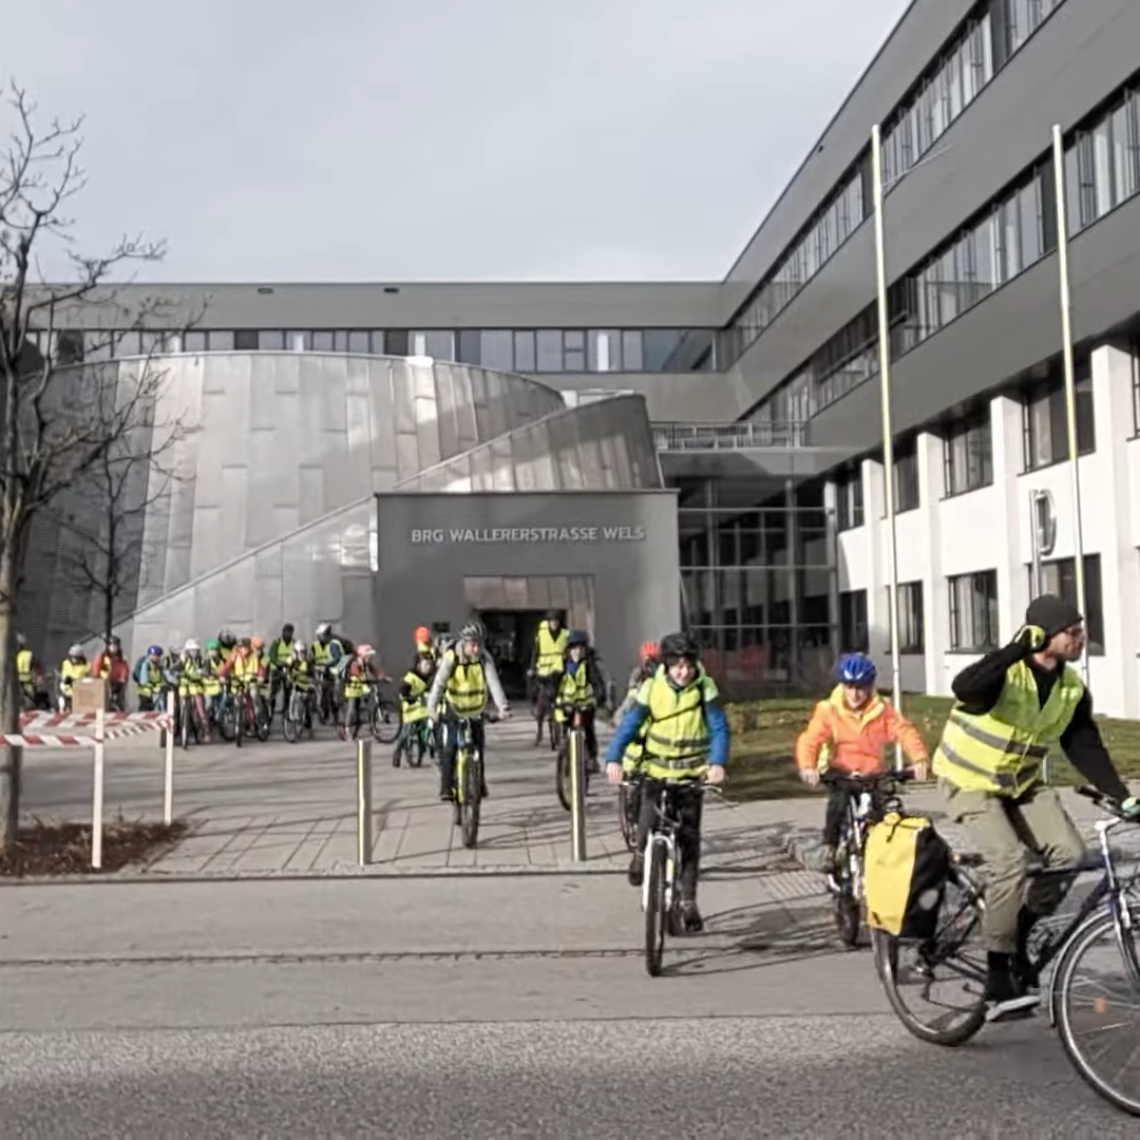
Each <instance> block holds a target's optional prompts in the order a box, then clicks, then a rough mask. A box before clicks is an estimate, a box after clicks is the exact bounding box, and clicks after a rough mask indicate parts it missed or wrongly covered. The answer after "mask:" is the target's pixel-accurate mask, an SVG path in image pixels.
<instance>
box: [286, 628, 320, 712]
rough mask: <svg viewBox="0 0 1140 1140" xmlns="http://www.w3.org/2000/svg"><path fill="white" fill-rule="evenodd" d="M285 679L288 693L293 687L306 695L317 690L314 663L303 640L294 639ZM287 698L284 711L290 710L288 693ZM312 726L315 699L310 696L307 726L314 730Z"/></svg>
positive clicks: (306, 708) (306, 705)
mask: <svg viewBox="0 0 1140 1140" xmlns="http://www.w3.org/2000/svg"><path fill="white" fill-rule="evenodd" d="M289 628H291V627H289ZM285 681H286V683H287V686H288V687H287V689H286V694H288V693H289V692H290V691H291V690H293V689H296V690H297V692H299V693H301V694H302V696H304V697H308V696H309V694H311V693H315V692H316V684H315V683H314V681H313V663H312V661H311V660H310V658H309V652H308V649H307V648H306V646H305V643H304V642H303V641H300V640H298V641H294V642H293V644H292V646H291V647H290V649H289V660H288V661H287V662H286V663H285ZM285 700H286V704H285V709H284V711H285V712H288V711H289V705H288V701H289V696H288V695H286V698H285ZM312 727H313V700H312V699H311V698H310V699H307V700H306V701H305V728H306V729H307V730H312Z"/></svg>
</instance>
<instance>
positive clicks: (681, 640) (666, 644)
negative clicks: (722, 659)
mask: <svg viewBox="0 0 1140 1140" xmlns="http://www.w3.org/2000/svg"><path fill="white" fill-rule="evenodd" d="M682 659H684V660H686V661H691V662H692V663H693V664H694V665H696V664H697V662H698V661H700V659H701V647H700V646H699V645H698V644H697V643H696V642H695V641H694V640H693V639H692V638H691V637H690V636H689V635H688V634H687V633H670V634H667V635H666V636H665V637H663V638H662V639H661V660H662V661H663V662H665V664H666V665H669V664H671V663H672V662H674V661H680V660H682Z"/></svg>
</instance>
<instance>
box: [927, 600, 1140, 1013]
mask: <svg viewBox="0 0 1140 1140" xmlns="http://www.w3.org/2000/svg"><path fill="white" fill-rule="evenodd" d="M1084 645H1085V629H1084V618H1083V617H1082V615H1081V614H1080V613H1079V612H1078V611H1077V609H1076V607H1075V606H1073V605H1071V604H1070V603H1068V602H1066V601H1064V600H1063V599H1062V598H1059V597H1057V596H1055V595H1052V594H1045V595H1043V596H1042V597H1039V598H1035V599H1034V600H1033V601H1032V602H1030V603H1029V608H1028V609H1027V610H1026V613H1025V624H1024V625H1023V626H1022V627H1021V629H1019V630H1018V631H1017V634H1016V635H1015V636H1014V639H1013V641H1011V642H1010V643H1009V644H1008V645H1007V646H1005V647H1004V648H1001V649H995V650H993V651H992V652H990V653H987V654H986V655H985V656H984V657H983V658H982V659H981V660H980V661H975V662H974V663H973V664H972V665H968V666H967V667H966V668H965V669H963V670H962V671H961V672H960V673H959V674H958V675H957V677H955V678H954V680H953V682H952V683H951V688H952V689H953V691H954V696H955V697H956V698H957V704H956V705H955V706H954V708H953V710H952V711H951V713H950V719H949V720H948V721H947V723H946V728H945V730H944V731H943V735H942V742H941V743H940V744H939V746H938V749H937V751H936V753H935V757H934V774H935V775H936V776H937V777H939V786H940V788H941V790H942V792H943V794H944V795H945V797H946V799H947V801H948V803H949V806H950V815H951V818H953V819H954V820H956V821H957V822H959V823H961V824H963V825H964V826H965V827H966V828H967V829H968V831H969V833H970V837H971V839H972V840H973V842H974V843H975V844H976V846H977V848H978V850H979V852H980V853H981V854H982V855H983V856H984V858H985V861H986V869H987V872H988V879H989V882H988V885H987V888H986V906H985V912H984V917H983V927H982V933H983V936H984V940H985V944H986V950H987V969H988V979H987V987H986V996H987V998H988V999H989V1002H990V1009H989V1012H988V1014H987V1016H988V1017H989V1019H990V1020H992V1021H1000V1020H1003V1019H1005V1018H1008V1017H1016V1016H1023V1015H1025V1014H1026V1013H1028V1012H1030V1011H1031V1010H1032V1009H1033V1007H1034V1006H1035V1005H1036V1004H1037V1002H1038V1001H1039V997H1038V995H1037V994H1034V993H1030V992H1027V991H1028V987H1027V985H1026V983H1025V980H1024V979H1025V978H1026V976H1027V975H1026V971H1025V959H1024V951H1025V942H1026V939H1027V937H1028V935H1029V931H1030V930H1031V929H1032V927H1033V925H1034V923H1035V922H1036V921H1037V920H1038V919H1039V918H1041V917H1044V916H1047V915H1049V914H1051V913H1052V912H1053V911H1054V910H1055V909H1056V908H1057V906H1058V905H1059V904H1060V902H1061V899H1062V898H1063V897H1064V894H1065V892H1066V890H1067V889H1068V886H1069V885H1070V884H1071V882H1072V880H1071V879H1069V880H1068V881H1067V882H1066V881H1065V880H1064V879H1063V878H1062V877H1059V876H1046V877H1045V878H1044V879H1036V880H1034V881H1033V883H1032V884H1031V885H1030V886H1029V889H1028V891H1027V890H1026V866H1027V859H1028V855H1029V852H1030V851H1031V850H1032V851H1034V852H1036V853H1038V854H1040V855H1042V856H1043V857H1044V859H1045V862H1046V865H1047V866H1049V867H1051V868H1064V867H1065V866H1067V865H1069V864H1071V863H1074V862H1076V861H1077V860H1078V859H1080V858H1082V856H1083V855H1084V850H1085V846H1084V841H1083V840H1082V839H1081V836H1080V833H1079V832H1078V831H1077V829H1076V827H1075V826H1074V825H1073V821H1072V820H1071V819H1070V818H1069V815H1068V813H1067V812H1066V811H1065V809H1064V807H1063V806H1062V804H1061V799H1060V796H1059V795H1058V794H1057V791H1056V789H1055V788H1051V787H1048V786H1047V785H1046V784H1044V783H1043V782H1042V775H1041V765H1042V763H1043V761H1044V759H1045V757H1046V755H1047V753H1048V751H1049V748H1050V746H1053V745H1058V744H1059V745H1060V747H1061V748H1062V749H1063V750H1064V752H1065V754H1066V755H1067V756H1068V758H1069V760H1070V761H1072V764H1073V766H1074V767H1075V768H1076V769H1077V770H1078V771H1079V772H1080V773H1081V775H1082V776H1084V777H1085V779H1087V780H1088V781H1089V782H1090V783H1091V784H1095V785H1096V786H1097V787H1098V788H1099V789H1100V790H1101V791H1102V792H1104V794H1105V795H1107V796H1111V797H1112V798H1113V799H1115V800H1117V801H1118V802H1119V803H1120V804H1121V806H1122V807H1123V809H1124V811H1125V812H1127V813H1128V814H1130V815H1132V816H1138V817H1140V800H1137V799H1136V798H1135V797H1134V796H1132V795H1131V794H1130V793H1129V791H1128V788H1127V787H1126V786H1125V784H1124V782H1123V781H1122V780H1121V779H1120V776H1119V775H1118V774H1117V771H1116V769H1115V767H1114V766H1113V763H1112V760H1111V759H1110V758H1109V755H1108V752H1107V751H1106V750H1105V747H1104V742H1103V741H1102V740H1101V736H1100V732H1099V730H1098V729H1097V726H1096V722H1095V721H1094V720H1093V716H1092V696H1091V694H1090V693H1089V691H1088V689H1087V688H1086V687H1085V684H1084V682H1083V681H1082V680H1081V678H1080V674H1078V673H1077V671H1076V670H1075V669H1073V668H1072V666H1071V664H1070V662H1073V661H1076V660H1078V659H1079V658H1080V655H1081V652H1082V650H1083V649H1084Z"/></svg>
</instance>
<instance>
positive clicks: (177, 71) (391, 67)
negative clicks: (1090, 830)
mask: <svg viewBox="0 0 1140 1140" xmlns="http://www.w3.org/2000/svg"><path fill="white" fill-rule="evenodd" d="M906 6H907V0H798V2H797V3H790V2H788V0H700V2H697V0H322V2H317V0H182V2H180V3H174V2H169V0H164V2H156V0H97V2H95V0H33V2H29V3H21V4H17V3H12V4H9V5H6V10H5V14H4V20H3V24H4V27H3V33H4V34H3V44H2V45H0V74H3V76H4V78H5V80H7V79H9V78H15V79H16V80H17V81H18V82H20V83H21V84H22V85H23V86H25V87H27V88H28V89H29V90H30V91H31V92H32V93H33V94H34V95H35V96H36V98H37V100H38V102H39V104H40V107H41V111H42V112H43V113H44V114H45V115H52V114H58V115H60V116H70V115H74V114H78V113H83V114H85V115H86V116H87V121H86V123H85V126H84V134H85V138H86V145H85V148H84V163H85V166H86V168H87V171H88V174H89V186H88V188H87V190H86V191H85V192H84V194H83V196H82V197H81V198H80V199H78V201H77V202H76V203H75V208H74V211H73V212H74V215H75V216H76V218H77V220H78V225H77V235H78V239H79V244H80V247H81V248H82V249H83V250H84V251H91V252H95V251H96V250H97V249H100V248H101V247H102V246H103V245H104V244H106V243H107V242H109V241H111V240H113V239H114V238H115V237H117V236H119V235H120V234H121V233H123V232H124V231H132V232H133V231H136V230H144V231H146V233H147V234H148V235H151V236H156V237H165V238H166V239H167V240H168V242H169V254H168V256H167V259H166V261H165V263H164V264H163V265H161V266H158V267H155V268H153V269H149V270H148V271H147V272H146V273H144V274H142V275H141V276H142V277H143V278H144V279H150V280H166V281H226V280H246V281H249V280H279V281H303V280H311V281H319V280H358V281H381V280H386V281H412V280H420V281H426V280H523V279H529V280H557V279H571V280H602V279H611V280H642V279H671V278H681V279H688V278H720V277H722V276H723V275H724V274H725V273H726V272H727V270H728V268H729V266H730V264H731V263H732V261H733V260H734V259H735V257H736V255H737V254H738V253H739V252H740V250H741V248H742V247H743V245H744V244H745V242H746V241H747V240H748V238H749V237H750V236H751V234H752V232H753V231H754V230H755V228H756V226H757V225H758V224H759V223H760V221H761V219H762V218H763V216H764V214H765V213H766V211H767V210H768V208H769V206H771V204H772V203H773V202H774V200H775V198H776V196H777V195H778V194H779V193H780V191H781V190H782V189H783V188H784V186H785V185H786V183H787V181H788V179H789V178H790V176H791V175H792V173H793V172H794V170H795V169H796V167H797V166H798V165H799V164H800V162H801V161H802V160H803V158H804V157H805V155H806V154H807V153H808V150H809V149H810V147H811V146H812V144H813V143H814V141H815V140H816V138H817V137H818V136H819V134H820V133H821V132H822V130H823V128H824V127H825V126H826V124H827V122H828V121H829V119H830V118H831V116H832V115H833V114H834V113H835V111H836V110H837V109H838V107H839V104H840V103H841V101H842V100H843V98H844V97H845V96H846V95H847V93H848V92H849V90H850V89H851V87H852V86H853V85H854V83H855V81H856V79H857V78H858V76H859V75H860V73H861V72H862V71H863V69H864V68H865V67H866V65H867V64H868V63H869V62H870V60H871V58H872V56H873V55H874V53H875V52H876V51H877V49H878V48H879V46H880V44H881V43H882V41H883V40H884V39H885V38H886V36H887V34H888V33H889V31H890V29H891V27H892V26H893V25H894V23H895V22H896V21H897V19H898V18H899V16H900V15H901V14H902V12H903V10H904V9H905V8H906ZM4 125H5V126H7V125H8V120H5V122H4Z"/></svg>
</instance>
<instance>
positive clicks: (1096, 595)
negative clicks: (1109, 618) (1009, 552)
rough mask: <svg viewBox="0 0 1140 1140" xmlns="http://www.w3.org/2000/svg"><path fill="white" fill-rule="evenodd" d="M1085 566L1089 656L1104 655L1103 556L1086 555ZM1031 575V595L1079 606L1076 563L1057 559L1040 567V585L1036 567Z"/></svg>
mask: <svg viewBox="0 0 1140 1140" xmlns="http://www.w3.org/2000/svg"><path fill="white" fill-rule="evenodd" d="M1084 565H1085V630H1086V632H1087V634H1088V651H1089V654H1090V656H1093V657H1102V656H1103V655H1104V596H1103V595H1102V594H1101V589H1100V555H1099V554H1086V555H1085V557H1084ZM1027 573H1028V574H1029V596H1030V597H1036V596H1037V595H1038V594H1056V595H1058V596H1059V597H1062V598H1064V599H1065V601H1066V602H1068V603H1069V604H1070V605H1073V606H1075V605H1076V604H1077V560H1076V559H1075V558H1058V559H1056V560H1054V561H1052V562H1043V563H1042V564H1041V585H1040V588H1038V585H1037V583H1036V582H1034V580H1033V567H1032V566H1029V567H1027Z"/></svg>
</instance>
